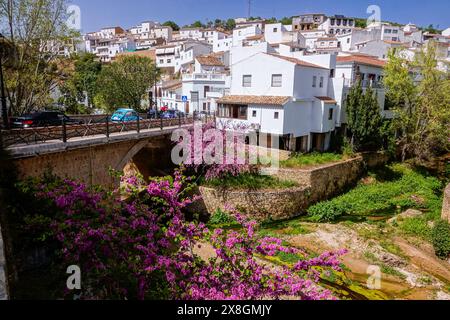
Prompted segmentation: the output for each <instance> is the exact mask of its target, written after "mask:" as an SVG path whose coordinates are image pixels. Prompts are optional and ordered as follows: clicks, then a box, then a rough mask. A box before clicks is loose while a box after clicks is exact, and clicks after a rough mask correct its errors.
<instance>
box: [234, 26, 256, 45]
mask: <svg viewBox="0 0 450 320" xmlns="http://www.w3.org/2000/svg"><path fill="white" fill-rule="evenodd" d="M262 34H263V29H261V28H260V27H259V26H258V25H257V24H250V25H247V24H244V25H242V26H241V27H236V28H235V29H234V30H233V47H241V46H242V45H243V43H244V41H245V40H247V38H249V37H254V36H260V35H262Z"/></svg>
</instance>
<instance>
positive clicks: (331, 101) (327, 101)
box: [316, 97, 337, 104]
mask: <svg viewBox="0 0 450 320" xmlns="http://www.w3.org/2000/svg"><path fill="white" fill-rule="evenodd" d="M316 98H317V99H319V100H320V101H323V102H325V103H329V104H336V103H337V101H336V100H334V99H333V98H330V97H316Z"/></svg>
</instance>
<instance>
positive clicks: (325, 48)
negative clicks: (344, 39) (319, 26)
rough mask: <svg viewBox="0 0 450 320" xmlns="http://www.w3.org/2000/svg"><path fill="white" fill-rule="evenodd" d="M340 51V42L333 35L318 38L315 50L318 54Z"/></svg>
mask: <svg viewBox="0 0 450 320" xmlns="http://www.w3.org/2000/svg"><path fill="white" fill-rule="evenodd" d="M339 51H341V42H340V41H339V40H338V39H337V38H335V37H325V38H318V39H317V41H316V44H315V52H316V53H318V54H324V53H325V54H328V53H338V52H339Z"/></svg>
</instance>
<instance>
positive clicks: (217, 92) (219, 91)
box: [206, 88, 230, 99]
mask: <svg viewBox="0 0 450 320" xmlns="http://www.w3.org/2000/svg"><path fill="white" fill-rule="evenodd" d="M227 94H230V89H228V88H211V89H210V91H209V92H207V93H206V98H215V99H218V98H222V97H223V96H225V95H227Z"/></svg>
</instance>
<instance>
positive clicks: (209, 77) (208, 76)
mask: <svg viewBox="0 0 450 320" xmlns="http://www.w3.org/2000/svg"><path fill="white" fill-rule="evenodd" d="M225 79H226V75H224V74H217V73H193V74H184V75H183V80H185V81H189V80H206V81H225Z"/></svg>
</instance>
